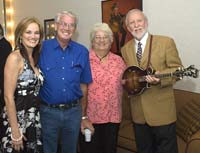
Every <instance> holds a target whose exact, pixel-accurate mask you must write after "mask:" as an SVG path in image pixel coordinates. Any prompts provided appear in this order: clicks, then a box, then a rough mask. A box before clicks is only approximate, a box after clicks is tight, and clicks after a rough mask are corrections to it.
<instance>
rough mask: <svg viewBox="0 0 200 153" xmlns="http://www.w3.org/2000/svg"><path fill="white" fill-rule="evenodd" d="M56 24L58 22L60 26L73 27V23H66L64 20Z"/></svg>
mask: <svg viewBox="0 0 200 153" xmlns="http://www.w3.org/2000/svg"><path fill="white" fill-rule="evenodd" d="M57 24H59V25H60V26H62V27H64V28H67V27H68V28H69V29H72V28H74V27H75V24H74V23H66V22H57Z"/></svg>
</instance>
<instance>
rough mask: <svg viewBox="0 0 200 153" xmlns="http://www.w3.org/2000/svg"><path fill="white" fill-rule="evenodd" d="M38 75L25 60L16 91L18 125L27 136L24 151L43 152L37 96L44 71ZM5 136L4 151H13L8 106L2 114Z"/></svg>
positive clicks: (3, 140) (11, 152) (9, 152)
mask: <svg viewBox="0 0 200 153" xmlns="http://www.w3.org/2000/svg"><path fill="white" fill-rule="evenodd" d="M39 72H40V73H39V76H37V75H36V74H35V73H34V71H33V69H32V67H31V66H30V64H29V63H28V61H27V60H24V69H23V72H22V73H21V74H20V75H19V77H18V79H17V86H16V91H15V105H16V111H17V114H16V115H17V119H18V127H19V129H20V130H21V132H22V133H23V135H24V136H25V137H26V138H27V141H24V151H25V152H27V153H41V152H42V140H41V124H40V114H39V99H38V97H37V95H38V93H39V89H40V86H41V85H42V83H43V77H42V73H41V71H40V70H39ZM2 118H3V131H4V136H3V138H2V140H1V143H2V147H1V148H2V149H1V150H2V153H13V152H14V149H13V148H12V140H11V127H10V125H9V122H8V116H7V111H6V107H4V111H3V114H2Z"/></svg>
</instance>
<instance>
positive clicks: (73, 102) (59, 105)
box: [40, 99, 80, 109]
mask: <svg viewBox="0 0 200 153" xmlns="http://www.w3.org/2000/svg"><path fill="white" fill-rule="evenodd" d="M79 102H80V100H79V99H78V100H75V101H72V102H70V103H65V104H48V103H47V102H45V101H41V103H40V104H41V105H45V106H47V107H50V108H58V109H70V108H72V107H76V106H77V105H78V104H79Z"/></svg>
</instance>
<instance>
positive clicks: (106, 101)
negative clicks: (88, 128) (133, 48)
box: [87, 50, 126, 124]
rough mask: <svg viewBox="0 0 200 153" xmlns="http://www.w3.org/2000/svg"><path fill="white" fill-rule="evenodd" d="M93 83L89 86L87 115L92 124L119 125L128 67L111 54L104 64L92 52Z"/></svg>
mask: <svg viewBox="0 0 200 153" xmlns="http://www.w3.org/2000/svg"><path fill="white" fill-rule="evenodd" d="M90 65H91V71H92V80H93V82H92V83H91V84H89V86H88V105H87V115H88V117H89V119H90V121H92V123H96V124H99V123H109V122H111V123H119V122H120V121H121V115H122V112H121V101H122V84H121V79H122V75H123V72H124V70H125V68H126V65H125V63H124V61H123V60H122V58H121V57H119V56H118V55H115V54H113V53H111V52H109V54H108V55H107V62H106V63H102V62H101V61H100V59H99V58H98V57H97V56H96V54H95V52H94V51H93V50H90Z"/></svg>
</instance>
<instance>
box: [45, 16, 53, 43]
mask: <svg viewBox="0 0 200 153" xmlns="http://www.w3.org/2000/svg"><path fill="white" fill-rule="evenodd" d="M44 37H45V39H46V40H47V39H53V38H55V21H54V19H45V20H44Z"/></svg>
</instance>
